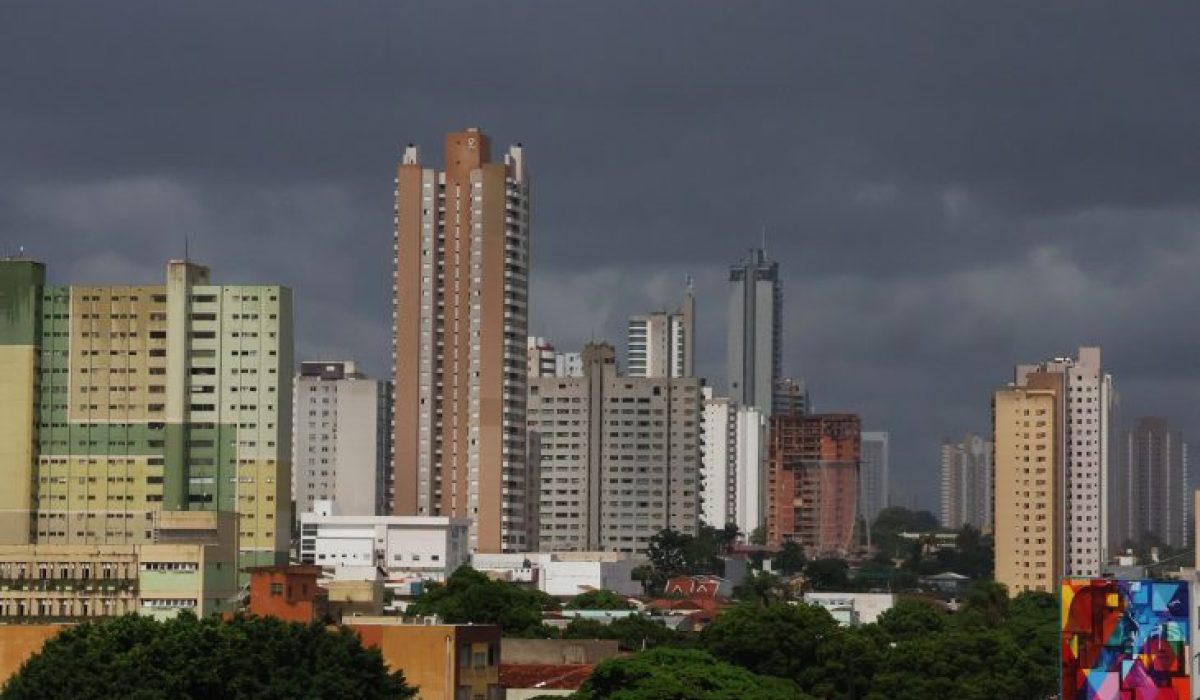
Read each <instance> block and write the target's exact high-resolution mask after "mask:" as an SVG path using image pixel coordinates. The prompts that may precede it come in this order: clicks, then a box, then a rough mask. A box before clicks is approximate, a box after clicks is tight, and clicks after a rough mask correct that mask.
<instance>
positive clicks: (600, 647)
mask: <svg viewBox="0 0 1200 700" xmlns="http://www.w3.org/2000/svg"><path fill="white" fill-rule="evenodd" d="M618 653H620V651H619V649H618V647H617V640H615V639H516V638H512V637H505V638H504V639H502V640H501V642H500V663H502V664H551V665H558V664H564V665H565V664H598V663H600V662H601V661H604V660H605V659H611V658H612V657H614V656H616V655H617V654H618ZM510 697H511V696H510Z"/></svg>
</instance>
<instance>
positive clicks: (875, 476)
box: [858, 430, 891, 523]
mask: <svg viewBox="0 0 1200 700" xmlns="http://www.w3.org/2000/svg"><path fill="white" fill-rule="evenodd" d="M861 440H862V442H861V447H860V452H859V460H858V461H859V467H858V488H859V509H860V511H859V512H861V513H862V515H863V518H865V519H866V521H867V522H868V523H874V522H875V516H877V515H879V511H881V510H883V509H884V508H887V506H888V501H889V499H890V492H891V483H890V481H891V474H890V473H889V472H890V465H889V455H890V451H891V450H890V440H889V438H888V434H887V433H886V432H884V431H866V430H864V431H863V432H862V435H861Z"/></svg>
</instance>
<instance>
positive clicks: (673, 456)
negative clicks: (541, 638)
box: [529, 343, 703, 554]
mask: <svg viewBox="0 0 1200 700" xmlns="http://www.w3.org/2000/svg"><path fill="white" fill-rule="evenodd" d="M583 360H584V376H583V377H581V378H576V377H555V378H540V379H535V380H532V381H531V382H530V387H529V429H530V431H531V432H536V433H537V434H538V436H539V440H540V463H539V465H538V467H537V469H538V473H539V474H540V476H541V503H540V508H539V519H540V525H541V537H540V541H539V543H540V549H541V550H542V551H595V550H607V551H620V552H627V553H632V554H644V553H645V552H646V548H647V547H648V545H649V541H650V538H651V537H653V536H654V535H655V534H657V533H658V532H659V531H661V530H664V529H666V528H671V529H674V530H677V531H679V532H683V533H688V534H695V533H696V532H697V530H698V528H699V524H700V478H701V474H700V471H701V455H702V450H701V420H702V413H703V396H702V394H701V391H700V381H699V380H698V379H695V378H691V377H685V378H680V379H672V378H666V377H663V378H648V377H622V376H620V375H619V374H618V373H617V364H616V353H615V351H614V350H613V347H612V346H611V345H608V344H606V343H605V344H590V345H588V346H587V347H586V348H585V349H584V351H583Z"/></svg>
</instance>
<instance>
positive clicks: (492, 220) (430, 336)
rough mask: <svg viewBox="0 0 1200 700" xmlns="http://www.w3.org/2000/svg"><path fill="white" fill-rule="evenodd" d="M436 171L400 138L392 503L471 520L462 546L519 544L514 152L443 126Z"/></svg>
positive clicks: (521, 465) (519, 236)
mask: <svg viewBox="0 0 1200 700" xmlns="http://www.w3.org/2000/svg"><path fill="white" fill-rule="evenodd" d="M443 167H444V169H443V170H435V169H431V168H427V167H423V166H422V163H421V159H420V155H419V153H418V150H417V147H416V146H412V145H410V146H408V147H407V148H406V149H405V151H404V157H403V160H402V162H401V163H400V165H399V167H398V170H397V173H396V189H395V195H396V206H395V227H396V239H395V255H396V274H395V283H394V289H395V299H394V308H393V325H394V330H395V334H394V343H395V346H394V348H393V361H394V365H395V401H396V403H395V412H394V421H395V460H394V464H393V470H394V478H395V512H396V514H398V515H436V516H447V517H466V518H470V519H471V521H472V526H471V535H470V538H471V545H472V548H473V549H475V550H477V551H480V552H501V551H521V550H525V549H528V548H529V547H530V545H531V543H532V541H533V537H532V533H530V532H529V531H528V530H529V528H530V525H531V524H532V523H533V522H535V521H536V518H535V517H533V514H531V513H530V512H529V511H528V509H529V508H530V507H536V498H532V499H531V498H527V494H526V488H527V484H529V485H530V486H533V484H534V483H535V482H531V481H529V479H530V475H529V474H528V473H527V469H528V464H527V461H526V454H525V452H526V442H525V440H526V437H525V391H526V372H527V366H526V365H527V361H526V342H527V341H526V338H527V336H528V333H527V329H528V289H529V179H528V177H527V174H526V171H525V160H524V152H523V150H522V148H521V146H520V145H519V144H518V145H516V146H512V147H510V148H509V149H508V150H507V151H506V152H505V154H504V157H503V159H502V160H500V161H493V160H492V156H491V141H490V139H489V138H488V137H487V136H486V135H485V134H483V133H482V132H480V131H479V130H478V129H473V128H472V129H467V130H466V131H461V132H456V133H452V134H449V135H447V137H446V142H445V161H444V166H443ZM534 488H535V492H536V486H534Z"/></svg>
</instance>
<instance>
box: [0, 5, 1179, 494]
mask: <svg viewBox="0 0 1200 700" xmlns="http://www.w3.org/2000/svg"><path fill="white" fill-rule="evenodd" d="M447 4H451V5H453V7H446V6H445V5H447ZM1198 26H1200V7H1198V6H1196V5H1195V4H1194V3H1183V2H1180V3H1175V4H1173V5H1172V6H1170V7H1168V6H1166V5H1165V4H1155V5H1153V6H1148V5H1144V4H1141V3H1122V4H1111V5H1102V4H1099V3H1089V4H1088V5H1087V6H1086V7H1084V6H1080V5H1074V4H1059V3H1045V2H1036V3H1027V4H1022V3H1015V2H1005V3H979V2H962V1H961V0H958V1H953V2H944V3H917V2H894V1H889V2H880V3H877V4H865V3H849V2H824V3H804V2H777V3H766V2H714V3H706V2H694V1H690V2H627V3H611V2H603V3H589V4H583V3H576V2H564V1H561V0H558V1H554V2H488V3H482V4H478V5H474V4H471V5H468V4H463V3H435V2H420V3H417V2H411V3H406V2H396V1H391V0H389V1H387V2H382V1H380V2H368V1H364V0H358V1H356V2H325V3H312V2H297V1H291V2H279V3H272V2H254V3H232V4H228V5H222V4H219V3H209V2H204V3H201V2H191V3H183V2H179V3H163V2H144V3H143V2H103V3H97V2H80V3H67V2H54V3H45V2H6V3H3V4H0V247H2V248H4V249H6V250H7V251H12V250H15V248H16V247H17V246H24V248H25V250H26V251H27V252H29V253H30V254H32V255H33V256H35V257H37V258H39V259H41V260H43V261H45V262H46V263H47V264H48V265H49V268H50V275H51V277H52V279H53V280H55V281H57V282H63V283H67V282H74V283H84V282H97V283H101V282H124V281H144V282H148V281H153V280H159V279H161V278H162V276H163V265H164V262H165V260H166V259H168V258H170V257H179V256H180V255H181V254H182V252H183V246H184V237H185V236H186V237H187V238H188V239H189V241H190V248H191V254H192V257H193V258H195V259H198V260H201V261H204V262H207V263H208V264H210V265H211V266H212V268H213V276H214V278H215V279H216V280H218V281H222V282H231V283H233V282H264V283H265V282H276V283H284V284H287V285H290V286H291V287H293V289H294V290H295V297H296V314H297V333H296V336H297V337H296V342H297V359H311V358H334V357H336V358H342V357H352V358H359V359H361V360H362V361H363V362H364V363H365V364H366V366H367V368H368V369H369V370H370V371H371V372H373V373H376V374H385V373H386V371H387V367H388V362H389V360H388V352H389V346H388V334H389V323H390V321H389V316H390V284H391V280H390V274H391V272H390V262H391V235H392V231H391V207H392V200H391V190H392V180H391V179H392V175H393V169H394V166H395V162H396V160H397V159H398V157H399V154H400V149H401V147H402V146H403V144H405V143H408V142H414V143H418V144H420V145H421V146H422V147H423V156H424V159H425V160H426V162H431V163H437V162H440V150H441V141H442V137H443V135H444V133H445V132H447V131H451V130H457V129H460V128H463V127H466V126H480V127H481V128H483V130H484V131H486V132H487V133H489V134H490V135H491V136H492V138H493V143H494V145H495V146H497V147H498V148H497V149H496V150H499V149H500V148H503V147H504V146H505V145H506V144H508V143H512V142H518V141H519V142H522V143H523V144H524V145H525V146H526V148H527V157H528V162H529V167H530V170H531V172H532V174H533V175H532V176H533V188H534V190H533V227H534V228H533V237H534V243H533V246H534V261H533V272H532V276H533V298H532V321H531V330H532V331H533V332H536V333H538V334H542V335H547V336H549V337H550V338H551V339H552V340H553V341H554V342H555V343H556V344H557V345H558V346H560V347H562V348H565V349H574V348H577V347H578V346H579V345H580V344H581V343H583V342H585V341H586V340H587V339H589V338H591V337H598V338H609V339H611V340H612V341H613V342H614V343H615V344H617V345H618V346H623V344H624V342H623V341H624V339H623V326H624V321H625V317H626V316H627V315H629V314H630V313H636V312H640V311H644V310H648V309H650V308H654V307H662V306H666V305H670V304H672V303H674V302H675V301H676V299H677V298H678V296H679V295H680V294H681V293H682V290H683V280H684V278H685V276H686V275H692V276H693V277H694V278H695V279H696V289H697V296H698V308H699V316H700V321H699V349H698V354H699V358H698V359H699V365H700V369H701V370H702V372H703V373H704V374H705V375H706V376H708V377H709V378H710V379H711V381H712V383H714V384H715V385H717V386H723V385H724V379H725V378H724V373H725V323H726V319H725V298H726V293H727V290H726V284H727V282H726V270H727V267H728V265H729V264H730V263H731V262H733V261H735V260H736V259H738V258H739V257H740V256H741V255H743V253H744V249H745V248H747V247H749V246H752V245H755V244H756V243H757V242H758V241H759V238H760V235H761V231H762V229H763V227H766V229H767V232H768V233H767V238H768V249H769V254H770V255H771V256H772V257H774V258H776V259H778V260H779V262H780V264H781V268H782V275H783V278H784V295H785V298H784V322H785V340H784V358H785V359H784V365H785V371H786V372H787V373H788V374H791V375H795V376H800V377H803V378H805V379H806V380H807V381H808V383H809V386H810V388H811V391H812V395H813V399H814V402H815V405H816V407H817V409H818V410H822V411H854V412H858V413H861V414H862V415H863V418H864V421H865V425H866V427H867V428H869V429H876V430H888V431H891V433H892V444H893V462H894V471H895V480H894V484H893V486H894V490H895V491H897V492H899V493H900V494H907V495H910V496H913V497H916V498H917V499H918V500H919V503H920V505H922V506H923V507H927V508H931V509H936V505H937V496H936V492H937V471H938V466H937V464H938V447H939V444H940V442H941V440H942V438H944V437H948V436H954V435H959V434H961V433H963V432H964V431H967V430H974V431H984V430H987V429H988V422H989V396H990V391H991V389H993V388H994V387H995V386H997V385H1000V384H1002V383H1003V382H1005V381H1007V380H1008V379H1009V377H1010V375H1011V372H1012V366H1013V365H1014V364H1015V363H1017V362H1031V361H1035V360H1038V359H1042V358H1045V357H1047V356H1052V355H1064V354H1073V353H1074V350H1075V348H1076V347H1077V346H1078V345H1081V344H1100V345H1102V346H1103V348H1104V354H1105V362H1106V364H1107V365H1108V368H1109V369H1110V371H1112V373H1113V374H1114V377H1115V382H1116V386H1117V388H1118V390H1119V391H1120V393H1121V396H1122V400H1123V413H1124V415H1125V416H1126V417H1132V416H1135V415H1139V414H1143V413H1155V414H1160V415H1163V416H1166V417H1168V418H1169V419H1171V420H1172V421H1174V422H1176V423H1177V424H1178V425H1180V426H1181V427H1182V428H1183V429H1184V431H1185V433H1186V435H1188V436H1194V435H1198V434H1200V406H1198V405H1197V401H1196V397H1197V395H1198V394H1200V352H1198V350H1200V325H1198V323H1197V320H1198V319H1200V217H1198V216H1197V212H1198V204H1200V177H1198V176H1197V167H1198V166H1200V147H1198V145H1200V142H1198V139H1200V135H1198V134H1200V132H1198V129H1197V125H1198V116H1200V89H1198V88H1197V76H1198V75H1200V41H1197V40H1196V28H1197V27H1198Z"/></svg>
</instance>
